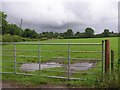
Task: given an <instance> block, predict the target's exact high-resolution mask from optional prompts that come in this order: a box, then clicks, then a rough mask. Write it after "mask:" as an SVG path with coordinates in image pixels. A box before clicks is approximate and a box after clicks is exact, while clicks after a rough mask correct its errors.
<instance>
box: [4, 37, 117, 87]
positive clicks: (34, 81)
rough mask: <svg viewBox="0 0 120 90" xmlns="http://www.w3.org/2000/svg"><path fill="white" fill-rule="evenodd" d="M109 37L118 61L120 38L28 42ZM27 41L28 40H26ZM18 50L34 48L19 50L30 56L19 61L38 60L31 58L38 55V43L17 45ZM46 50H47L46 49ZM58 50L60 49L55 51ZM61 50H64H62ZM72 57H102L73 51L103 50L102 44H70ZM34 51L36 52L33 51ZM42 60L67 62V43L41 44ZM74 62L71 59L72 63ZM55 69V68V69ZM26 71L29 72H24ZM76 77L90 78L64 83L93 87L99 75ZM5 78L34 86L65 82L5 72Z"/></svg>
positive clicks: (8, 58) (65, 41)
mask: <svg viewBox="0 0 120 90" xmlns="http://www.w3.org/2000/svg"><path fill="white" fill-rule="evenodd" d="M105 39H109V40H110V48H111V50H114V52H115V59H116V62H117V58H118V57H117V53H118V38H90V39H55V40H54V39H53V40H47V41H40V42H28V43H102V40H105ZM25 43H27V42H25ZM13 48H14V46H13V45H3V49H7V50H13ZM16 48H17V50H24V51H29V50H32V52H22V51H21V52H17V56H23V57H24V56H28V57H29V58H23V57H18V58H17V62H26V63H28V62H29V63H32V62H38V58H31V57H30V56H36V57H38V45H29V46H28V45H17V47H16ZM44 50H46V51H44ZM51 50H53V52H52V51H51ZM54 50H58V51H54ZM60 50H61V51H62V52H60ZM70 50H71V53H70V58H83V59H88V58H92V59H101V53H73V52H72V51H101V46H92V45H89V46H88V45H83V46H82V45H72V46H70ZM33 51H34V52H33ZM40 51H41V52H40V60H41V62H42V63H45V62H48V61H53V60H54V61H55V60H56V59H53V58H55V57H56V58H57V59H58V58H61V57H62V58H66V59H65V60H64V61H65V62H64V64H66V63H67V58H68V46H67V45H42V46H40ZM2 54H3V55H11V56H13V55H14V52H13V51H3V52H2ZM2 60H9V61H13V60H14V58H13V57H4V56H3V57H2ZM72 62H74V61H73V60H71V63H72ZM2 64H3V66H7V67H8V66H9V67H13V66H14V64H13V63H2ZM20 65H21V64H17V67H18V69H17V71H18V72H22V73H23V71H20V70H19V67H20ZM98 67H101V62H100V63H98ZM48 70H49V69H48ZM53 70H54V69H53ZM56 70H61V68H56ZM3 71H4V72H6V71H7V72H8V71H9V72H13V71H14V69H13V68H4V69H3ZM83 72H96V73H99V72H101V68H98V69H97V68H93V69H91V70H87V71H83ZM24 73H29V72H24ZM32 73H34V74H35V75H37V76H39V75H40V74H45V75H60V76H61V75H64V74H63V73H57V72H53V73H51V72H47V73H46V72H41V71H35V72H32ZM73 76H74V77H77V78H79V77H83V78H87V79H90V80H88V81H70V82H67V81H65V82H64V84H67V83H70V84H71V86H72V87H73V86H74V85H76V86H77V87H80V86H83V87H84V86H88V87H91V86H92V87H93V86H94V84H95V77H96V78H98V77H99V75H81V74H75V75H73ZM3 80H12V81H17V82H18V83H22V84H23V85H25V86H26V85H33V86H36V85H37V86H38V85H39V84H49V83H48V81H50V82H51V83H50V84H51V85H59V84H63V80H59V79H49V78H44V79H43V78H39V79H38V78H37V77H34V76H30V77H27V76H26V77H24V76H21V75H17V76H15V75H9V74H3Z"/></svg>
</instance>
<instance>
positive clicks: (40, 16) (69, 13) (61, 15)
mask: <svg viewBox="0 0 120 90" xmlns="http://www.w3.org/2000/svg"><path fill="white" fill-rule="evenodd" d="M0 9H1V8H0ZM1 10H2V11H4V12H6V13H7V14H8V17H7V20H8V22H10V23H15V24H17V25H20V21H21V19H23V23H22V28H31V29H34V30H36V31H37V32H42V31H55V32H64V31H66V30H67V29H68V28H72V29H73V30H74V31H75V32H76V31H80V32H83V31H84V29H85V28H87V27H92V28H93V29H94V30H95V33H101V32H102V31H103V30H104V29H105V28H108V29H109V30H110V31H114V32H117V31H118V0H4V1H2V9H1Z"/></svg>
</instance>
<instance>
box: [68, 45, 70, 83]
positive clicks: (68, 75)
mask: <svg viewBox="0 0 120 90" xmlns="http://www.w3.org/2000/svg"><path fill="white" fill-rule="evenodd" d="M69 80H70V44H68V81H69Z"/></svg>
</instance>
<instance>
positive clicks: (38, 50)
mask: <svg viewBox="0 0 120 90" xmlns="http://www.w3.org/2000/svg"><path fill="white" fill-rule="evenodd" d="M38 63H39V70H41V62H40V44H38Z"/></svg>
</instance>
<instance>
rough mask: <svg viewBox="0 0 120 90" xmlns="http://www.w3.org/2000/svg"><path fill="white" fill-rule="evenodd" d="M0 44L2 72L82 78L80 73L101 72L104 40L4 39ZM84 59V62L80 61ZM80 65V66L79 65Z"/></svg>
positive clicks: (70, 78)
mask: <svg viewBox="0 0 120 90" xmlns="http://www.w3.org/2000/svg"><path fill="white" fill-rule="evenodd" d="M0 45H2V55H1V57H2V60H0V62H2V66H1V67H0V68H2V69H3V70H2V72H1V73H2V74H10V73H11V74H19V75H35V76H42V77H48V78H60V79H67V80H83V78H81V77H82V76H81V75H80V74H89V75H91V74H103V73H104V42H102V43H20V42H19V43H9V42H7V43H0ZM85 62H86V65H87V66H86V65H84V64H85ZM81 63H82V64H83V65H81ZM91 63H92V64H91ZM22 66H23V67H22ZM82 67H84V68H83V69H81V68H82ZM96 69H98V70H96ZM92 71H93V72H92ZM95 71H96V72H95ZM85 79H86V78H85Z"/></svg>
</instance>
